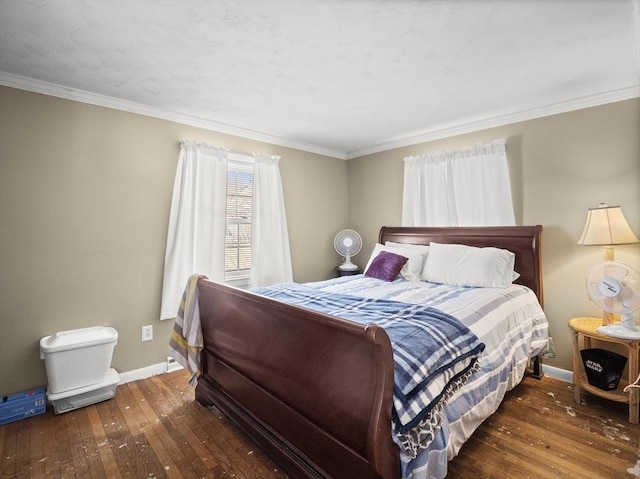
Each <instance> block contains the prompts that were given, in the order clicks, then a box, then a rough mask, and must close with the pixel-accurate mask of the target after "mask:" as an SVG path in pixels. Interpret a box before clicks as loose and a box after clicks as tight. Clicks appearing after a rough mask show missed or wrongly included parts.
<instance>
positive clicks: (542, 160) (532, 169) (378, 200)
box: [348, 99, 640, 370]
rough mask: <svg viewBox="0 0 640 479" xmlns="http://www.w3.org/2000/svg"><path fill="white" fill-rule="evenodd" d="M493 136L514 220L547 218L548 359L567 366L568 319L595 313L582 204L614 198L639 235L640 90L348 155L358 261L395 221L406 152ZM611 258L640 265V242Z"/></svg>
mask: <svg viewBox="0 0 640 479" xmlns="http://www.w3.org/2000/svg"><path fill="white" fill-rule="evenodd" d="M497 138H504V139H505V140H506V144H507V156H508V158H509V169H510V175H511V187H512V192H513V200H514V208H515V214H516V222H517V224H520V225H533V224H541V225H543V226H544V233H543V241H542V244H543V274H544V288H545V311H546V313H547V316H548V318H549V321H550V323H551V333H552V335H553V338H554V341H555V344H556V347H557V358H556V359H555V360H548V361H546V362H547V364H549V365H551V366H555V367H559V368H562V369H566V370H571V369H572V367H571V341H570V336H569V332H568V329H567V320H568V319H569V318H571V317H574V316H582V315H587V316H600V314H601V312H600V310H599V309H598V308H597V307H596V306H595V305H593V304H592V303H591V302H590V301H588V299H587V297H586V294H585V291H584V277H585V274H586V272H587V271H588V270H589V268H590V267H591V266H592V265H594V264H596V263H598V262H599V261H601V260H602V258H603V257H602V249H601V248H600V247H598V246H578V245H576V241H577V240H578V238H579V236H580V234H581V232H582V228H583V226H584V220H585V218H586V211H587V209H588V208H590V207H595V206H597V205H598V203H600V202H606V203H607V204H609V205H621V206H622V209H623V211H624V213H625V216H626V218H627V220H628V222H629V224H630V226H631V228H632V229H633V231H634V232H635V234H636V235H637V236H639V237H640V99H634V100H629V101H623V102H618V103H612V104H609V105H605V106H600V107H595V108H588V109H584V110H579V111H575V112H571V113H565V114H560V115H554V116H549V117H545V118H540V119H536V120H531V121H526V122H520V123H514V124H511V125H507V126H503V127H499V128H492V129H489V130H483V131H479V132H475V133H469V134H465V135H460V136H456V137H452V138H448V139H445V140H439V141H432V142H428V143H423V144H419V145H413V146H411V147H405V148H398V149H395V150H390V151H385V152H382V153H377V154H372V155H368V156H365V157H361V158H357V159H353V160H349V162H348V171H349V220H350V221H349V224H350V226H351V227H352V228H354V229H356V230H357V231H359V232H360V233H361V234H362V236H363V240H364V243H365V245H364V247H363V250H362V252H361V253H360V255H359V260H360V262H361V263H362V262H366V258H367V256H368V255H369V253H370V252H371V249H372V248H373V244H374V243H375V241H376V240H377V233H378V229H379V228H380V226H381V225H397V224H399V223H400V221H401V214H402V182H403V168H404V163H403V158H404V157H406V156H409V155H416V154H420V153H424V152H434V151H438V150H441V149H454V148H467V147H470V146H472V145H474V144H476V143H484V142H489V141H491V140H494V139H497ZM616 259H617V260H619V261H624V262H626V263H628V264H630V265H632V266H634V267H635V268H636V269H640V245H637V244H636V245H624V246H618V247H616ZM636 316H638V314H637V313H636Z"/></svg>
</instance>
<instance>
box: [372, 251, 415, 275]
mask: <svg viewBox="0 0 640 479" xmlns="http://www.w3.org/2000/svg"><path fill="white" fill-rule="evenodd" d="M407 261H409V258H406V257H405V256H401V255H399V254H395V253H391V252H389V251H381V252H380V254H378V256H376V257H375V258H374V259H373V261H372V262H371V265H370V266H369V268H367V270H366V271H365V272H364V275H365V276H369V277H371V278H377V279H381V280H382V281H393V280H394V279H396V278H397V277H398V274H399V273H400V270H401V269H402V267H403V266H404V264H405V263H406V262H407Z"/></svg>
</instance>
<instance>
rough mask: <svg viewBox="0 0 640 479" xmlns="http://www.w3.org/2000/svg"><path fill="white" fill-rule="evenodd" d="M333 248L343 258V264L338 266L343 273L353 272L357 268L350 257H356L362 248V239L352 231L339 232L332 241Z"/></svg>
mask: <svg viewBox="0 0 640 479" xmlns="http://www.w3.org/2000/svg"><path fill="white" fill-rule="evenodd" d="M333 247H334V248H335V249H336V252H337V253H338V254H339V255H340V256H344V262H343V263H342V264H341V265H340V266H338V268H340V269H341V270H344V271H354V270H356V269H358V266H357V265H355V264H353V263H352V262H351V257H352V256H355V255H357V254H358V253H359V252H360V249H361V248H362V238H360V235H359V234H358V233H356V232H355V231H353V230H342V231H340V232H339V233H338V234H337V235H336V237H335V238H334V240H333Z"/></svg>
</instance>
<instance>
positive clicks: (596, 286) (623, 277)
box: [585, 261, 640, 340]
mask: <svg viewBox="0 0 640 479" xmlns="http://www.w3.org/2000/svg"><path fill="white" fill-rule="evenodd" d="M585 286H586V289H587V296H588V297H589V299H590V300H591V301H593V302H594V303H595V304H596V305H598V307H599V308H600V309H602V310H604V311H607V312H609V313H614V314H620V315H621V318H622V323H615V324H608V325H603V326H599V327H598V332H599V333H602V334H606V335H608V336H613V337H614V338H621V339H633V340H636V339H640V328H638V326H636V323H635V320H634V317H633V313H634V311H637V310H639V309H640V273H638V272H637V271H636V270H635V269H633V268H632V267H631V266H628V265H626V264H624V263H619V262H616V261H605V262H603V263H599V264H597V265H595V266H593V267H592V268H591V269H590V270H589V272H588V273H587V276H586V278H585Z"/></svg>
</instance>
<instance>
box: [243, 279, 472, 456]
mask: <svg viewBox="0 0 640 479" xmlns="http://www.w3.org/2000/svg"><path fill="white" fill-rule="evenodd" d="M253 292H255V293H257V294H260V295H263V296H267V297H270V298H273V299H276V300H279V301H282V302H285V303H290V304H296V305H298V306H302V307H305V308H309V309H313V310H315V311H319V312H322V313H325V314H329V315H332V316H336V317H339V318H342V319H347V320H351V321H355V322H358V323H361V324H371V323H375V324H377V325H379V326H381V327H383V328H384V329H385V331H386V332H387V335H388V336H389V339H390V340H391V345H392V346H393V355H394V361H395V375H394V382H395V387H394V397H393V403H394V407H393V411H392V416H393V429H394V434H395V440H396V442H397V443H398V444H399V445H400V446H401V447H402V448H403V449H404V452H405V453H406V454H408V455H409V456H411V457H415V456H416V455H417V453H418V452H419V451H420V450H421V449H424V448H426V447H427V446H428V444H429V443H430V442H431V440H432V439H433V437H434V436H435V434H436V433H437V431H438V429H439V427H440V417H441V411H442V408H443V407H444V404H445V402H446V400H447V399H448V398H449V397H450V396H451V395H452V394H453V393H454V392H455V391H456V390H457V389H458V388H459V387H460V386H461V385H462V384H464V382H465V381H466V379H467V378H468V377H469V376H470V375H471V374H472V373H473V371H474V370H475V368H476V366H477V359H478V357H479V356H480V353H481V352H482V351H483V350H484V347H485V346H484V343H482V342H481V341H480V340H479V339H478V337H477V336H476V335H475V334H473V333H472V332H471V331H470V330H469V329H468V328H467V327H466V326H464V325H463V324H462V323H461V322H460V321H458V320H457V319H456V318H454V317H453V316H450V315H448V314H446V313H443V312H442V311H440V310H438V309H435V308H431V307H424V306H421V305H416V304H408V303H402V302H398V301H391V300H385V299H372V298H363V297H359V296H349V295H344V294H335V293H328V292H324V291H319V290H318V289H316V288H311V287H308V286H304V285H300V284H296V283H282V284H279V285H275V286H271V287H267V288H256V289H254V290H253Z"/></svg>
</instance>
